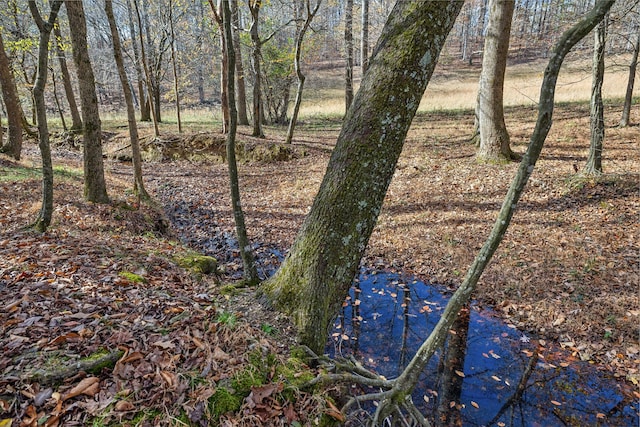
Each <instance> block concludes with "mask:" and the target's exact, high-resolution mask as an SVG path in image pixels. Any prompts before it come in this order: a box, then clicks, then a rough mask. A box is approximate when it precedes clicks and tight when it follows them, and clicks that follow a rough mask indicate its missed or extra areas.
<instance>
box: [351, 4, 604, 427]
mask: <svg viewBox="0 0 640 427" xmlns="http://www.w3.org/2000/svg"><path fill="white" fill-rule="evenodd" d="M614 2H615V0H599V1H598V2H597V3H596V5H595V6H594V8H593V9H592V10H591V11H590V12H589V13H587V14H586V15H585V17H584V18H583V19H582V20H581V21H580V22H579V23H577V24H576V25H574V26H573V27H572V28H570V29H569V30H568V31H566V32H565V33H564V34H563V35H562V37H561V38H560V40H559V41H558V44H557V45H556V46H555V48H554V49H553V52H552V55H551V59H550V60H549V64H548V65H547V68H546V69H545V72H544V79H543V82H542V86H541V88H540V101H539V103H538V118H537V121H536V126H535V128H534V130H533V134H532V135H531V139H530V141H529V146H528V148H527V151H526V153H525V154H524V156H523V158H522V161H521V162H520V166H519V167H518V170H517V172H516V175H515V177H514V178H513V181H512V182H511V186H510V187H509V190H508V191H507V194H506V196H505V199H504V201H503V203H502V207H501V208H500V212H499V213H498V217H497V218H496V221H495V223H494V225H493V228H492V230H491V233H490V234H489V237H488V238H487V240H486V241H485V243H484V245H483V246H482V248H481V249H480V251H479V252H478V254H477V255H476V258H475V259H474V261H473V263H472V264H471V266H470V267H469V269H468V271H467V274H466V276H465V278H464V280H463V282H462V284H461V285H460V287H459V288H458V289H457V290H456V292H455V293H454V294H453V295H452V296H451V298H450V300H449V302H448V304H447V306H446V307H445V309H444V311H443V312H442V315H441V317H440V320H439V321H438V323H437V324H436V326H435V327H434V328H433V330H432V332H431V334H429V337H428V338H427V339H426V340H425V341H424V342H423V343H422V345H421V346H420V348H419V349H418V351H417V352H416V354H415V356H414V357H413V359H411V362H409V364H408V365H407V367H406V368H405V369H404V371H403V372H402V373H401V374H400V376H398V377H397V378H396V379H394V380H391V381H388V380H386V379H383V378H381V379H380V380H379V381H378V383H374V382H372V381H369V382H368V385H369V386H372V387H380V388H383V389H385V388H386V389H388V390H386V391H383V392H379V393H373V394H368V395H363V396H358V397H355V398H353V399H351V400H350V402H349V403H348V404H347V405H346V407H345V409H348V408H349V407H351V406H352V405H353V404H354V403H356V402H360V403H361V402H363V401H367V400H377V401H379V404H378V406H377V409H376V413H375V414H374V417H373V422H372V425H379V424H380V423H381V422H382V421H383V420H384V419H385V418H386V417H388V416H390V415H392V414H394V413H397V412H399V411H402V410H404V411H406V412H409V413H410V414H411V415H412V416H413V417H414V419H415V420H416V421H418V423H419V424H420V425H429V423H428V422H427V421H426V420H425V419H424V418H422V415H420V414H419V413H418V412H417V411H416V410H415V406H413V402H412V401H411V393H412V392H413V390H414V389H415V387H416V384H417V383H418V381H419V378H420V375H421V373H422V372H423V371H424V369H425V367H426V366H427V364H428V363H429V361H430V360H431V357H433V355H434V353H435V352H436V351H437V350H438V349H440V348H441V347H442V344H443V343H444V341H445V339H446V337H447V335H448V334H449V331H450V330H451V327H452V325H453V324H454V322H455V320H456V319H457V317H458V314H459V312H460V310H461V309H462V308H463V307H464V306H465V305H466V304H467V303H468V302H469V300H470V298H471V295H472V293H473V291H474V290H475V288H476V285H477V284H478V280H479V279H480V276H481V275H482V273H483V271H484V269H485V268H486V266H487V265H488V263H489V262H490V261H491V258H492V257H493V254H494V253H495V251H496V250H497V249H498V246H499V245H500V242H501V241H502V238H503V237H504V234H505V232H506V231H507V228H508V227H509V224H510V223H511V218H512V217H513V214H514V212H515V209H516V206H517V203H518V201H519V200H520V196H521V195H522V192H523V191H524V188H525V186H526V184H527V182H528V180H529V177H530V176H531V174H532V173H533V170H534V167H535V164H536V162H537V160H538V158H539V157H540V152H541V151H542V147H543V145H544V141H545V139H546V137H547V135H548V134H549V130H550V129H551V124H552V116H553V106H554V97H555V88H556V82H557V79H558V74H559V72H560V67H561V66H562V62H563V61H564V58H565V56H566V55H567V53H568V52H569V51H570V50H571V48H572V47H573V46H574V45H575V44H576V43H577V42H579V41H580V40H581V39H582V38H583V37H585V36H586V35H587V34H589V32H590V31H591V30H592V29H593V28H594V27H595V26H596V25H597V24H598V22H600V21H601V20H602V19H603V17H604V16H605V14H606V13H607V12H608V10H609V9H610V8H611V6H612V5H613V3H614ZM359 378H362V377H355V376H354V377H353V378H352V380H353V381H354V382H358V381H360V380H359Z"/></svg>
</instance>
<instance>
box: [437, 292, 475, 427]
mask: <svg viewBox="0 0 640 427" xmlns="http://www.w3.org/2000/svg"><path fill="white" fill-rule="evenodd" d="M470 320H471V314H470V312H469V304H467V305H465V306H464V307H463V308H462V310H460V314H459V315H458V316H457V318H456V320H455V321H454V322H453V325H451V332H450V333H449V336H448V337H447V345H446V346H445V349H443V351H442V356H441V361H440V363H441V366H442V371H441V372H438V382H439V387H438V406H437V409H436V411H437V412H436V417H437V420H438V422H439V424H438V425H440V426H442V427H445V426H451V427H455V426H461V425H462V414H461V413H460V403H461V402H460V396H461V395H462V383H463V382H464V377H462V376H460V375H458V373H457V372H456V371H459V372H464V359H465V358H466V355H467V337H468V335H469V322H470ZM452 402H453V403H456V404H455V405H452Z"/></svg>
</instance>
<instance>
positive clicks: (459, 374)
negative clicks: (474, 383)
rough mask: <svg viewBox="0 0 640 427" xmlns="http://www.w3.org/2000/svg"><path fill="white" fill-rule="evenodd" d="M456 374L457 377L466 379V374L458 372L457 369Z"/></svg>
mask: <svg viewBox="0 0 640 427" xmlns="http://www.w3.org/2000/svg"><path fill="white" fill-rule="evenodd" d="M455 373H456V375H457V376H459V377H462V378H464V372H462V371H458V370H457V369H456V370H455Z"/></svg>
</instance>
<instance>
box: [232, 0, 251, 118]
mask: <svg viewBox="0 0 640 427" xmlns="http://www.w3.org/2000/svg"><path fill="white" fill-rule="evenodd" d="M231 25H232V28H231V31H232V40H233V49H234V50H235V54H236V60H235V62H236V94H237V96H236V109H237V110H238V124H239V125H242V126H249V116H248V115H247V89H246V85H245V78H244V66H243V65H242V45H241V44H240V17H239V11H238V0H231Z"/></svg>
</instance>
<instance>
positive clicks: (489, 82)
mask: <svg viewBox="0 0 640 427" xmlns="http://www.w3.org/2000/svg"><path fill="white" fill-rule="evenodd" d="M513 9H514V2H513V1H512V0H490V1H489V23H488V27H487V37H486V39H485V44H484V53H483V56H482V72H481V74H480V87H479V89H478V90H479V96H478V102H479V106H478V109H477V111H478V119H479V120H478V125H479V129H480V147H479V149H478V153H477V157H478V159H479V160H481V161H490V162H500V161H505V160H511V158H512V157H513V153H512V152H511V146H510V142H509V132H508V131H507V127H506V125H505V123H504V105H503V104H504V102H503V92H504V75H505V69H506V66H507V56H508V53H509V36H510V33H511V20H512V17H513Z"/></svg>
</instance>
